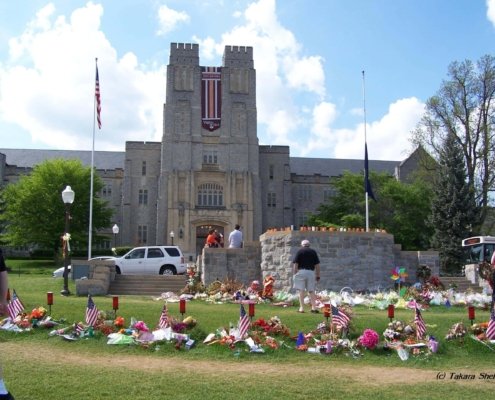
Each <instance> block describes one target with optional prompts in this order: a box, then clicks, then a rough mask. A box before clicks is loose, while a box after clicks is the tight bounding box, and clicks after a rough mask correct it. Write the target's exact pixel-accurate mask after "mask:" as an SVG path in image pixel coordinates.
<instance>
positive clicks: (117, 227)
mask: <svg viewBox="0 0 495 400" xmlns="http://www.w3.org/2000/svg"><path fill="white" fill-rule="evenodd" d="M112 232H113V247H114V248H117V235H118V234H119V226H118V225H117V224H115V225H114V226H112Z"/></svg>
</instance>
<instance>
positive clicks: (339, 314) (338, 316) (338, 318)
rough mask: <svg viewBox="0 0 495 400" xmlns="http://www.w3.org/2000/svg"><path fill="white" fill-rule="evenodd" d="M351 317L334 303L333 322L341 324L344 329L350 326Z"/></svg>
mask: <svg viewBox="0 0 495 400" xmlns="http://www.w3.org/2000/svg"><path fill="white" fill-rule="evenodd" d="M350 321H351V319H350V318H349V317H348V315H347V314H346V313H345V312H343V311H342V310H340V309H339V308H337V307H335V306H334V305H333V304H332V324H335V325H337V326H340V327H341V328H342V329H345V328H347V327H348V325H349V322H350Z"/></svg>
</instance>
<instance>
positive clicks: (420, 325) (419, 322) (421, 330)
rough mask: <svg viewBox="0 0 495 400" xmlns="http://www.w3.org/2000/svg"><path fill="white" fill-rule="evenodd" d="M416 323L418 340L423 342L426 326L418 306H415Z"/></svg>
mask: <svg viewBox="0 0 495 400" xmlns="http://www.w3.org/2000/svg"><path fill="white" fill-rule="evenodd" d="M414 322H415V323H416V338H417V339H418V340H421V339H423V336H424V335H425V333H426V325H425V321H424V319H423V316H422V315H421V311H419V308H418V305H417V304H416V306H415V315H414Z"/></svg>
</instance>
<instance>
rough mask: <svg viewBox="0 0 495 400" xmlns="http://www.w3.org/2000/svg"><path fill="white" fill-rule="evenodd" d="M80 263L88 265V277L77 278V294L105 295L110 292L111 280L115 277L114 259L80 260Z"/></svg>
mask: <svg viewBox="0 0 495 400" xmlns="http://www.w3.org/2000/svg"><path fill="white" fill-rule="evenodd" d="M77 264H78V265H81V266H83V265H88V266H89V274H88V277H84V278H81V279H76V295H77V296H87V295H88V294H90V295H92V296H104V295H106V294H107V293H108V288H109V287H110V282H111V281H113V280H114V279H115V263H114V261H113V260H91V261H78V262H77Z"/></svg>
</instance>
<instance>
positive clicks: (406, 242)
mask: <svg viewBox="0 0 495 400" xmlns="http://www.w3.org/2000/svg"><path fill="white" fill-rule="evenodd" d="M370 180H371V182H372V183H373V192H374V194H375V197H376V199H377V201H376V202H375V201H373V200H371V201H369V223H370V228H371V229H375V228H380V229H385V230H386V231H387V232H390V233H392V234H393V235H394V238H395V241H396V242H397V243H400V244H402V246H403V248H404V249H406V250H419V249H425V248H429V242H430V238H431V234H432V230H431V227H429V226H428V224H427V221H428V216H429V214H430V207H431V204H430V201H431V188H430V186H428V185H427V184H426V183H423V182H422V181H420V180H417V181H414V182H413V183H401V182H399V181H397V180H396V179H394V178H393V177H391V176H390V175H388V174H386V173H381V174H377V173H373V172H372V173H371V174H370ZM331 184H332V187H333V189H334V196H332V198H331V199H330V201H328V202H327V203H325V204H322V205H321V206H320V207H319V208H318V212H317V213H316V214H315V215H312V216H311V217H310V219H309V221H308V223H309V225H320V226H321V225H336V226H344V227H351V228H357V227H361V228H362V227H364V226H365V223H366V221H365V206H366V204H365V196H364V189H363V176H362V174H352V173H350V172H345V173H344V174H343V175H342V176H340V177H338V178H335V179H334V180H332V182H331Z"/></svg>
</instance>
